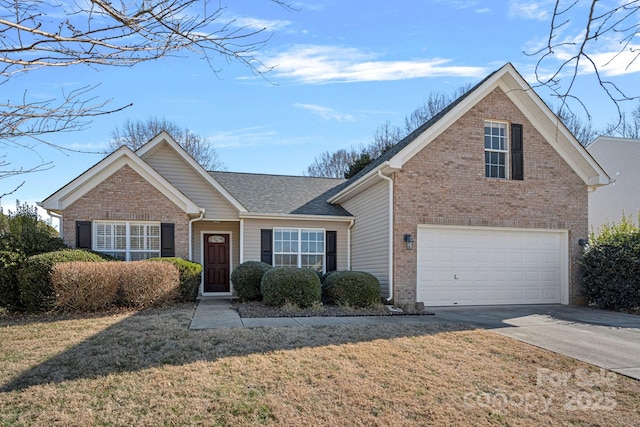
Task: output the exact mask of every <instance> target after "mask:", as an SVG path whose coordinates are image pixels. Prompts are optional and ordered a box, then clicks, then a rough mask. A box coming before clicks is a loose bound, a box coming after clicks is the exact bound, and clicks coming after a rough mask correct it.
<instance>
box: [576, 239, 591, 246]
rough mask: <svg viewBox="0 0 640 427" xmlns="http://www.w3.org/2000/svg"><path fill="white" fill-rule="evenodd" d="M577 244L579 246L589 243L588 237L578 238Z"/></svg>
mask: <svg viewBox="0 0 640 427" xmlns="http://www.w3.org/2000/svg"><path fill="white" fill-rule="evenodd" d="M578 244H579V245H580V246H587V245H588V244H589V239H578Z"/></svg>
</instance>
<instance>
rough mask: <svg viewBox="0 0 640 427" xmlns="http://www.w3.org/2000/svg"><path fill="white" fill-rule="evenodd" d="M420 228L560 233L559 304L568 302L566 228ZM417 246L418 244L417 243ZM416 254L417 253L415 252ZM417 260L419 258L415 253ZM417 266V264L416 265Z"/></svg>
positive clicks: (432, 226) (428, 226)
mask: <svg viewBox="0 0 640 427" xmlns="http://www.w3.org/2000/svg"><path fill="white" fill-rule="evenodd" d="M420 229H440V230H446V229H457V230H481V231H518V232H532V233H541V232H542V233H554V234H560V235H561V236H562V237H561V239H560V304H564V305H567V304H569V230H566V229H550V228H518V227H484V226H466V225H438V224H418V227H417V232H419V231H420ZM418 246H419V245H418ZM416 254H417V253H416ZM417 260H418V261H419V260H420V256H419V254H417ZM416 267H417V265H416ZM418 270H419V269H418V268H416V286H418V277H417V272H418Z"/></svg>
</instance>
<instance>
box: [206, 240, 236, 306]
mask: <svg viewBox="0 0 640 427" xmlns="http://www.w3.org/2000/svg"><path fill="white" fill-rule="evenodd" d="M205 234H228V235H229V292H205V291H204V275H205V272H204V235H205ZM200 265H202V277H201V278H200V295H202V296H203V297H210V296H231V295H233V282H232V281H231V272H232V271H233V232H232V231H225V230H200Z"/></svg>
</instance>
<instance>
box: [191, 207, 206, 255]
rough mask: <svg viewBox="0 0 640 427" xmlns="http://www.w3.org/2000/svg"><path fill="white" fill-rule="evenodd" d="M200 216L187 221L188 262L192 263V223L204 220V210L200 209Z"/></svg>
mask: <svg viewBox="0 0 640 427" xmlns="http://www.w3.org/2000/svg"><path fill="white" fill-rule="evenodd" d="M199 212H200V216H199V217H198V218H193V219H191V220H189V261H193V223H194V222H196V221H200V220H201V219H202V218H204V209H200V211H199Z"/></svg>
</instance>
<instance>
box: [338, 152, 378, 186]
mask: <svg viewBox="0 0 640 427" xmlns="http://www.w3.org/2000/svg"><path fill="white" fill-rule="evenodd" d="M372 160H373V159H372V158H371V155H370V154H369V153H367V152H364V151H363V152H362V153H360V155H359V156H358V158H357V159H355V160H354V161H353V163H351V164H350V165H349V169H348V170H347V172H346V173H345V174H344V177H345V179H349V178H352V177H354V176H355V175H356V174H357V173H358V172H360V171H361V170H362V169H364V168H366V167H367V165H368V164H369V163H371V161H372Z"/></svg>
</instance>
